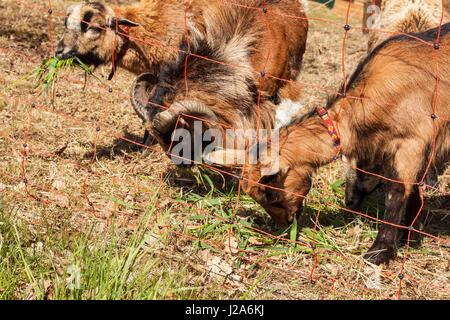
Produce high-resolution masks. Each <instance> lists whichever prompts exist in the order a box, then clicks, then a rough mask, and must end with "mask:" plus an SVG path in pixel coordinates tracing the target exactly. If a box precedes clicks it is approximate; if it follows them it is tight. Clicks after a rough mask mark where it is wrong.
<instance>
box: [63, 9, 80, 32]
mask: <svg viewBox="0 0 450 320" xmlns="http://www.w3.org/2000/svg"><path fill="white" fill-rule="evenodd" d="M81 7H82V5H81V4H77V5H73V6H70V7H69V8H68V9H67V26H66V27H67V29H69V30H81V26H80V25H81Z"/></svg>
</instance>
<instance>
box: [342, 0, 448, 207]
mask: <svg viewBox="0 0 450 320" xmlns="http://www.w3.org/2000/svg"><path fill="white" fill-rule="evenodd" d="M366 3H373V4H375V5H377V6H379V7H381V11H380V16H379V17H377V18H378V19H379V20H378V23H379V27H380V28H381V29H382V31H379V30H377V29H370V32H369V41H368V51H369V52H370V51H371V50H373V49H374V48H375V47H376V45H378V44H380V43H381V42H382V41H383V40H385V39H387V38H388V37H389V36H390V34H391V33H416V32H424V31H426V30H428V29H430V28H433V27H437V26H439V24H440V20H441V15H442V10H443V8H442V1H440V0H395V1H392V0H383V1H381V0H375V1H372V0H370V1H366ZM443 21H444V23H445V22H448V21H450V17H449V15H448V13H447V12H446V11H445V9H444V15H443ZM368 27H369V28H370V27H371V26H368ZM372 27H373V26H372ZM346 160H348V162H350V163H346V166H347V175H346V183H345V204H346V206H347V207H349V208H352V209H358V208H359V207H360V205H361V204H362V202H363V200H364V198H365V197H366V196H367V195H368V194H370V193H371V192H373V191H374V190H375V189H376V188H377V187H378V186H380V185H381V179H379V178H378V177H376V176H370V175H367V174H364V173H363V172H361V171H357V170H355V169H353V168H354V167H357V168H359V169H363V170H364V171H369V172H372V171H374V170H377V168H375V167H374V166H376V165H374V164H371V163H368V162H367V161H365V160H362V159H361V160H360V161H359V162H357V161H356V160H355V159H346ZM346 162H347V161H346ZM439 170H440V169H439V168H434V167H433V168H431V170H429V172H428V176H427V181H428V182H429V183H430V184H432V185H435V184H437V176H436V174H437V172H438V171H439Z"/></svg>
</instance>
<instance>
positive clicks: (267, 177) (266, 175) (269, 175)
mask: <svg viewBox="0 0 450 320" xmlns="http://www.w3.org/2000/svg"><path fill="white" fill-rule="evenodd" d="M264 171H265V172H264ZM279 174H280V168H277V169H276V170H273V169H272V168H271V169H270V170H267V169H266V170H263V172H262V175H261V178H259V181H258V182H259V183H261V184H269V183H271V182H273V181H274V180H275V179H276V178H277V177H278V175H279Z"/></svg>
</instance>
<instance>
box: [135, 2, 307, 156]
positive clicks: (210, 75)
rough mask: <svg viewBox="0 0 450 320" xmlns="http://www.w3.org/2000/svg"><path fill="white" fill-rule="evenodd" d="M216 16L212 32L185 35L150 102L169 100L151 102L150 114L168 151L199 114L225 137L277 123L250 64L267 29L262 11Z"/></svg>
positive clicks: (205, 124)
mask: <svg viewBox="0 0 450 320" xmlns="http://www.w3.org/2000/svg"><path fill="white" fill-rule="evenodd" d="M230 9H231V8H230ZM214 16H215V23H210V24H208V25H207V29H206V30H205V31H206V32H205V34H207V37H206V38H203V37H200V38H196V37H194V38H191V39H190V41H189V42H190V44H189V42H188V41H187V40H186V39H184V41H183V42H182V44H181V47H180V54H179V57H178V59H177V61H176V62H175V63H168V64H166V65H165V66H164V67H163V68H162V71H161V73H160V75H159V79H158V81H156V82H154V83H155V85H154V87H153V90H152V91H151V95H150V97H149V101H150V105H164V106H166V107H167V110H165V111H162V112H160V111H159V110H158V109H157V108H147V112H148V113H149V114H148V115H146V118H148V119H153V121H152V122H149V123H148V124H149V129H150V131H151V132H152V134H153V136H154V137H156V138H157V140H158V141H159V143H160V144H161V146H162V147H163V149H164V150H165V151H168V150H169V147H170V145H171V143H172V135H173V133H174V130H175V129H189V130H190V131H191V132H192V129H194V127H195V124H194V122H195V121H196V120H199V119H204V120H206V121H204V122H203V127H204V130H203V131H205V130H206V129H216V130H218V131H219V133H220V137H221V138H224V139H227V136H228V138H229V133H230V131H228V132H226V130H227V129H239V130H246V129H256V128H257V127H258V125H257V122H258V121H260V127H261V128H267V129H270V128H272V127H273V126H274V119H275V116H276V114H275V110H276V108H277V105H275V103H274V102H273V101H272V99H270V97H269V96H267V95H265V94H260V95H259V94H258V86H257V84H256V83H255V81H254V71H253V68H251V67H249V66H250V64H251V60H252V58H253V55H254V54H255V53H254V52H253V50H252V49H253V48H254V45H255V43H258V41H259V40H260V37H261V36H262V33H263V32H264V30H263V28H261V27H256V26H257V24H255V21H254V19H256V18H257V14H256V15H255V13H254V12H253V11H249V10H245V11H241V9H239V8H235V10H227V11H221V12H217V13H215V14H214ZM188 48H189V49H188ZM188 50H190V52H189V53H188ZM187 55H188V56H187ZM186 58H187V64H185V61H186ZM185 68H187V70H188V72H187V73H186V75H185V72H184V71H185ZM185 76H186V79H185ZM186 83H187V85H188V92H186V89H185V88H186ZM145 93H148V91H146V90H142V95H144V98H146V97H145ZM258 101H259V107H258ZM297 106H298V105H295V106H294V105H293V107H297ZM282 109H283V108H280V110H282ZM283 111H285V110H283ZM279 118H280V117H279ZM177 124H178V125H177ZM231 132H233V130H231ZM223 142H224V143H226V141H223ZM175 148H176V147H175ZM170 151H172V150H170ZM185 158H189V159H191V156H187V155H185ZM197 159H198V158H197ZM198 160H200V161H201V160H202V159H198Z"/></svg>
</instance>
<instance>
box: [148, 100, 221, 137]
mask: <svg viewBox="0 0 450 320" xmlns="http://www.w3.org/2000/svg"><path fill="white" fill-rule="evenodd" d="M181 114H186V115H192V116H195V117H198V118H201V119H205V120H213V121H216V120H217V117H216V115H215V114H214V112H212V111H211V110H210V109H209V108H208V106H206V105H205V104H203V103H201V102H198V101H183V102H175V103H174V104H172V105H171V106H170V108H169V109H168V110H166V111H163V112H160V113H158V114H157V115H156V116H155V118H154V119H153V127H154V128H155V129H156V130H157V131H158V132H160V133H162V134H164V133H167V132H168V131H169V130H170V129H171V128H173V126H174V125H175V123H176V121H177V119H178V116H179V115H181Z"/></svg>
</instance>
